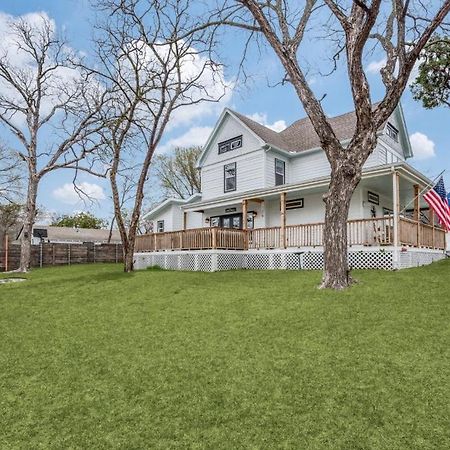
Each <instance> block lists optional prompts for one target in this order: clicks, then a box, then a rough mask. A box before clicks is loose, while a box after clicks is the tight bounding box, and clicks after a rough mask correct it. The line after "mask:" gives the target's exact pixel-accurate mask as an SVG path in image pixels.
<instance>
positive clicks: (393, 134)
mask: <svg viewBox="0 0 450 450" xmlns="http://www.w3.org/2000/svg"><path fill="white" fill-rule="evenodd" d="M386 134H387V135H388V136H389V137H390V138H392V139H394V141H395V142H398V130H397V128H395V127H394V125H392V124H390V123H388V124H387V126H386Z"/></svg>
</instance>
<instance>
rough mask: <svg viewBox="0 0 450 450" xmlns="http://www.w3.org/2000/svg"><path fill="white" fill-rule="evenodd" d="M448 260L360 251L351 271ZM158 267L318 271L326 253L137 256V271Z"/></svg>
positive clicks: (352, 254)
mask: <svg viewBox="0 0 450 450" xmlns="http://www.w3.org/2000/svg"><path fill="white" fill-rule="evenodd" d="M443 258H445V255H444V253H443V252H439V251H434V250H422V249H403V251H401V250H397V251H396V250H395V249H393V248H392V247H388V248H383V249H364V248H363V249H360V250H350V251H349V264H350V267H351V268H352V269H383V270H393V269H404V268H407V267H416V266H422V265H426V264H431V263H432V262H434V261H437V260H439V259H443ZM153 266H159V267H161V268H163V269H169V270H191V271H201V272H216V271H219V270H236V269H256V270H257V269H260V270H300V269H303V270H317V269H323V252H322V251H320V250H314V251H299V252H293V251H288V250H286V251H276V250H272V251H258V252H252V251H247V252H246V251H227V250H222V251H219V250H218V251H214V250H205V251H193V252H153V253H136V255H135V267H136V269H145V268H147V267H153Z"/></svg>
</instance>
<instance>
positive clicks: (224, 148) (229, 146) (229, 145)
mask: <svg viewBox="0 0 450 450" xmlns="http://www.w3.org/2000/svg"><path fill="white" fill-rule="evenodd" d="M218 147H219V155H220V154H221V153H226V152H229V151H231V150H236V149H237V148H240V147H242V136H236V137H234V138H232V139H228V140H227V141H223V142H219V144H218Z"/></svg>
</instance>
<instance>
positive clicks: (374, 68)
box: [366, 58, 386, 73]
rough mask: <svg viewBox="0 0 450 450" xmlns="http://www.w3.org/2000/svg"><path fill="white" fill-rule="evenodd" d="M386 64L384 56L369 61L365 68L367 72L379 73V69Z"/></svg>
mask: <svg viewBox="0 0 450 450" xmlns="http://www.w3.org/2000/svg"><path fill="white" fill-rule="evenodd" d="M385 65H386V58H383V59H380V60H379V61H371V62H370V63H369V65H368V66H367V68H366V70H367V72H369V73H379V72H380V70H381V69H382V68H383V67H384V66H385Z"/></svg>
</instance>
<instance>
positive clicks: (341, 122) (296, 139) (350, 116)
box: [233, 105, 375, 152]
mask: <svg viewBox="0 0 450 450" xmlns="http://www.w3.org/2000/svg"><path fill="white" fill-rule="evenodd" d="M374 106H375V105H374ZM233 113H234V114H235V115H236V116H237V117H238V118H239V119H240V120H241V121H242V122H243V123H244V124H245V125H247V127H248V128H250V129H251V130H252V131H253V132H254V133H255V134H257V135H258V136H259V137H260V138H261V139H262V140H263V141H264V142H266V143H267V144H269V145H273V146H274V147H277V148H279V149H282V150H287V151H289V152H302V151H305V150H309V149H312V148H317V147H320V146H321V145H320V140H319V136H317V133H316V132H315V130H314V127H313V125H312V123H311V121H310V120H309V118H308V117H305V118H303V119H300V120H297V121H296V122H294V123H293V124H292V125H290V126H288V127H287V128H286V129H285V130H283V131H281V132H280V133H277V132H276V131H273V130H271V129H270V128H267V127H265V126H263V125H261V124H259V123H258V122H255V121H254V120H252V119H249V118H248V117H246V116H244V115H242V114H239V113H237V112H235V111H233ZM329 121H330V123H331V126H332V127H333V130H334V132H335V134H336V137H337V138H338V139H339V140H340V141H343V140H346V139H349V138H351V137H352V136H353V133H354V131H355V127H356V115H355V112H354V111H352V112H348V113H345V114H342V115H340V116H336V117H331V118H330V119H329Z"/></svg>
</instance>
